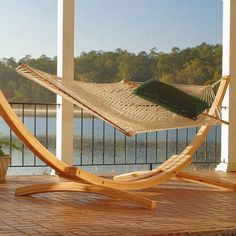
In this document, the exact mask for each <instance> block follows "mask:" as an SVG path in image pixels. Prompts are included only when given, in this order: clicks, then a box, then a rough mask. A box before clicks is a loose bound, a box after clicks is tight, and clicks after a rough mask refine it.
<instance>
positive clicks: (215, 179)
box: [177, 172, 236, 191]
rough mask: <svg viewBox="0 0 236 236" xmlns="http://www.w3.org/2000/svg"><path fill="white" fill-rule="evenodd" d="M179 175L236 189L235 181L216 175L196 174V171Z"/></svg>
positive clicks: (183, 177)
mask: <svg viewBox="0 0 236 236" xmlns="http://www.w3.org/2000/svg"><path fill="white" fill-rule="evenodd" d="M177 177H179V178H182V179H187V180H191V181H196V182H200V183H203V184H210V185H214V186H217V187H221V188H226V189H231V190H234V191H236V184H235V183H232V182H229V181H225V180H222V179H220V178H219V177H216V176H211V177H210V176H202V175H199V174H196V173H194V172H180V173H179V174H178V175H177Z"/></svg>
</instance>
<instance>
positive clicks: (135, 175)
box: [114, 76, 230, 181]
mask: <svg viewBox="0 0 236 236" xmlns="http://www.w3.org/2000/svg"><path fill="white" fill-rule="evenodd" d="M229 80H230V77H229V76H226V77H224V78H223V79H222V81H221V83H220V86H219V89H218V91H217V94H216V97H215V100H214V102H213V104H212V108H211V109H210V111H209V115H210V116H212V115H213V114H214V112H215V109H216V108H217V107H220V105H221V103H222V100H223V98H224V95H225V92H226V89H227V87H228V84H229ZM210 129H211V126H202V127H201V128H200V129H199V131H198V132H197V134H196V135H195V137H194V139H193V140H192V142H191V143H190V144H189V145H188V146H187V147H186V148H185V149H184V150H183V151H182V153H181V154H180V155H187V156H188V157H189V163H191V159H192V156H193V154H194V153H195V152H196V150H197V149H198V148H199V147H200V146H201V144H202V142H203V141H204V139H205V138H206V136H207V134H208V133H209V131H210ZM171 158H172V159H175V158H176V156H173V157H171ZM181 161H183V159H182V160H181V159H180V160H179V161H178V164H179V165H181ZM166 163H168V160H167V161H166V162H164V163H163V164H162V165H160V166H158V167H157V168H155V169H153V170H151V171H146V172H138V171H137V172H131V173H126V174H123V175H117V176H115V177H114V180H117V181H119V180H120V181H132V180H133V179H136V180H137V179H147V178H149V177H150V176H153V175H155V173H156V174H158V173H159V171H160V170H162V172H163V171H165V170H166ZM183 168H185V166H183Z"/></svg>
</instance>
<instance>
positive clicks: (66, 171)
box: [0, 78, 229, 204]
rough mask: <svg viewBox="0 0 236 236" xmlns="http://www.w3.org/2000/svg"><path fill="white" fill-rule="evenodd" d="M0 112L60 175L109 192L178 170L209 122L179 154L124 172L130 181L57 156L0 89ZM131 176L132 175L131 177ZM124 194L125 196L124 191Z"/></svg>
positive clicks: (144, 183)
mask: <svg viewBox="0 0 236 236" xmlns="http://www.w3.org/2000/svg"><path fill="white" fill-rule="evenodd" d="M228 82H229V80H228V79H227V78H226V79H224V80H222V82H221V85H220V87H219V89H218V93H217V96H216V99H215V101H214V103H213V107H217V106H218V105H219V104H220V103H221V102H222V99H223V96H224V93H225V91H226V88H227V85H228ZM213 112H214V109H212V110H211V111H210V113H209V114H212V113H213ZM0 114H1V116H2V117H3V118H4V120H5V121H6V123H7V124H8V125H9V127H11V129H12V130H13V131H14V132H15V134H16V135H17V136H18V137H19V138H20V139H21V140H22V141H23V142H24V143H25V145H26V146H27V147H28V148H29V149H30V150H31V151H32V152H33V153H34V154H35V155H36V156H38V157H39V158H40V159H41V160H42V161H43V162H45V163H46V164H47V165H49V166H50V167H51V168H53V169H54V170H56V172H57V173H59V174H60V175H61V176H63V177H66V178H68V179H72V180H74V181H77V182H80V181H81V179H82V180H84V181H86V182H89V183H91V184H93V185H94V186H103V187H106V188H107V190H108V189H109V188H111V189H110V191H112V193H114V194H115V193H116V192H114V191H113V190H114V189H118V190H138V189H145V188H149V187H153V186H155V185H157V184H160V183H163V182H165V181H167V180H169V179H170V178H172V177H173V176H176V175H177V174H179V173H180V172H181V171H182V170H183V169H184V168H185V167H186V166H188V165H189V164H190V163H191V161H192V155H193V154H194V153H195V151H196V150H197V149H198V148H199V146H200V145H201V144H202V142H203V140H204V138H205V137H206V135H207V133H208V132H209V130H210V128H211V126H203V127H201V128H200V130H199V131H198V133H197V134H196V136H195V138H194V139H193V141H192V142H191V144H190V145H189V146H187V147H186V148H185V149H184V151H183V152H182V153H181V154H180V155H175V156H173V157H171V158H170V159H169V160H168V161H167V162H165V163H163V164H162V165H161V166H159V167H157V168H156V169H154V170H153V171H150V172H142V173H140V175H139V173H138V172H136V173H135V174H130V176H129V174H128V175H127V176H129V178H130V177H131V179H129V180H130V181H113V180H110V179H105V178H102V177H99V176H96V175H94V174H91V173H89V172H87V171H85V170H82V169H81V168H79V167H70V166H68V165H67V164H65V163H63V162H62V161H60V160H58V159H57V158H56V157H55V156H54V155H53V154H52V153H50V152H49V151H48V150H47V149H46V148H45V147H44V146H43V145H42V144H41V143H40V142H39V141H38V140H37V139H36V138H35V137H34V136H33V135H32V134H31V133H30V132H29V131H28V129H27V128H26V127H25V126H24V125H23V124H22V122H21V121H20V119H19V118H18V117H17V115H16V114H15V112H14V111H13V110H12V108H11V106H10V105H9V103H8V102H7V100H6V99H5V97H4V95H3V94H2V93H1V92H0ZM132 177H134V179H133V180H132ZM30 188H31V187H29V189H30ZM32 188H33V187H32ZM64 188H66V187H64ZM94 188H95V187H94ZM68 189H69V186H68ZM18 191H19V190H18ZM45 191H46V188H45ZM108 192H109V191H108ZM119 194H120V192H119ZM119 194H118V195H119ZM124 195H125V196H126V193H125V192H124ZM129 197H130V198H132V197H134V199H133V200H134V201H136V195H134V194H133V195H129ZM145 202H146V203H147V202H149V203H150V200H148V199H145ZM146 203H145V204H146Z"/></svg>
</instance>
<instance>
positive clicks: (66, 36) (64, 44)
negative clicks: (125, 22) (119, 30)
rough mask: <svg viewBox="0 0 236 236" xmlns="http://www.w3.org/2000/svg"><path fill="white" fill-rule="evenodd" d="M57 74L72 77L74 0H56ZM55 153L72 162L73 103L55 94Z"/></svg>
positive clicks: (65, 160)
mask: <svg viewBox="0 0 236 236" xmlns="http://www.w3.org/2000/svg"><path fill="white" fill-rule="evenodd" d="M57 37H58V42H57V43H58V46H57V75H58V76H59V77H61V78H62V80H73V79H74V0H58V36H57ZM57 103H58V104H60V105H59V106H58V108H57V119H56V128H57V130H56V131H57V135H56V155H57V157H58V158H59V159H61V160H62V161H64V162H65V163H67V164H69V165H72V164H73V104H71V103H70V102H68V101H66V100H65V99H63V98H62V97H60V96H57Z"/></svg>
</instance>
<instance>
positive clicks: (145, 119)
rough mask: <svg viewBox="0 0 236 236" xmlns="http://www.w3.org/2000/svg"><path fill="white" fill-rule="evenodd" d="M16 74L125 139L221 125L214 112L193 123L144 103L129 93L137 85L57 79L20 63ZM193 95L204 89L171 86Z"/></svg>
mask: <svg viewBox="0 0 236 236" xmlns="http://www.w3.org/2000/svg"><path fill="white" fill-rule="evenodd" d="M16 71H17V72H18V73H19V74H21V75H22V76H24V77H25V78H27V79H29V80H32V81H34V82H36V83H38V84H40V85H42V86H43V87H45V88H46V89H48V90H51V91H52V92H54V93H56V94H59V95H61V96H62V97H64V98H65V99H67V100H69V101H71V102H72V103H74V104H75V105H77V106H79V107H81V108H83V109H84V110H85V111H88V112H90V113H91V114H93V115H95V116H96V117H98V118H100V119H102V120H104V121H106V122H107V123H109V124H111V125H112V126H113V127H115V128H117V129H118V130H120V131H121V132H123V133H125V134H126V135H128V136H131V135H134V134H136V133H141V132H150V131H157V130H169V129H176V128H185V127H197V126H202V125H217V124H220V123H221V120H220V119H219V113H217V112H218V109H215V111H214V113H213V114H212V116H210V115H209V113H208V114H207V113H203V114H200V115H199V116H198V117H197V119H196V120H192V119H189V118H186V117H183V116H181V115H177V114H175V113H173V112H171V111H169V110H167V109H165V108H163V107H162V106H159V105H157V104H154V103H152V102H150V101H148V100H145V99H143V98H141V97H139V96H137V95H135V94H133V91H134V90H135V89H136V88H137V86H138V85H137V84H135V83H130V82H126V81H122V82H119V83H107V84H98V83H86V82H80V81H73V80H61V79H60V78H59V77H57V76H55V75H51V74H48V73H45V72H42V71H40V70H36V69H33V68H31V67H29V66H27V65H24V64H21V65H20V66H19V67H18V68H17V69H16ZM175 86H176V87H178V88H179V89H182V90H184V91H186V92H190V93H192V94H194V95H195V96H198V95H199V94H201V92H202V91H203V93H204V90H206V87H207V86H189V85H175Z"/></svg>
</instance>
